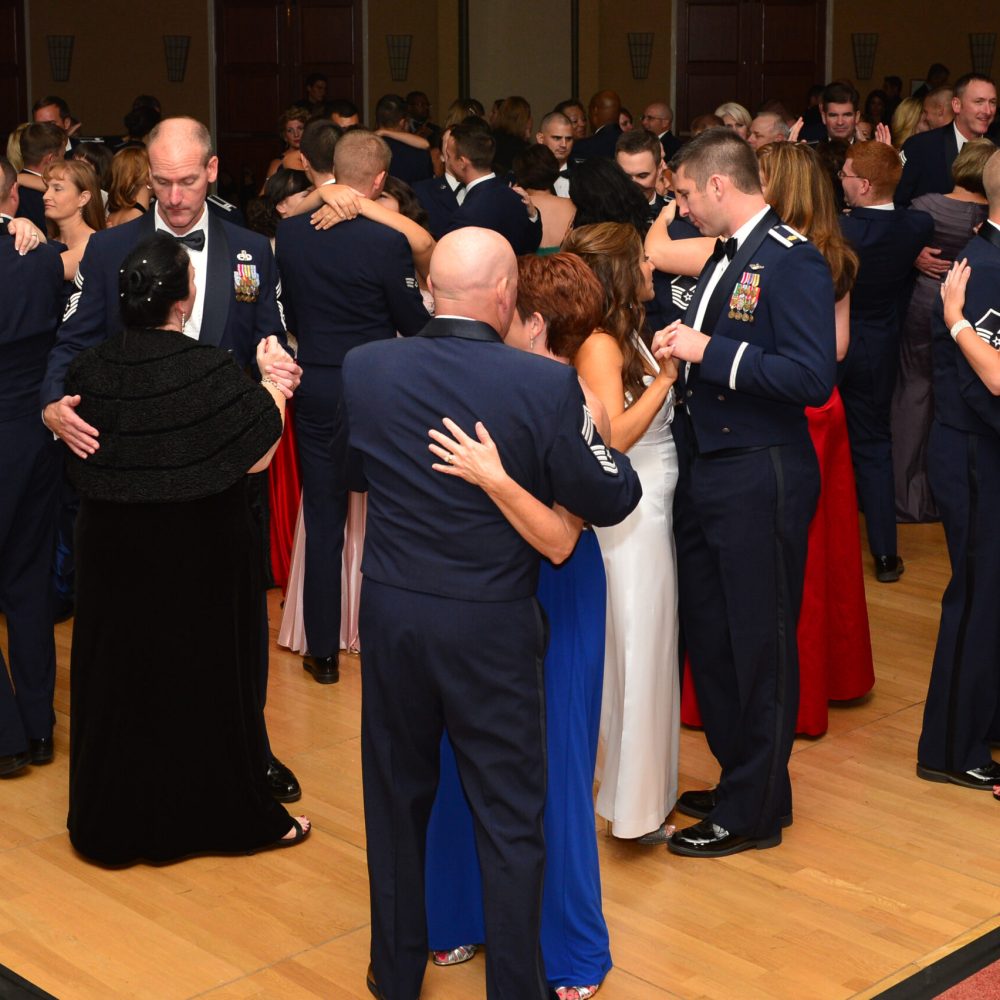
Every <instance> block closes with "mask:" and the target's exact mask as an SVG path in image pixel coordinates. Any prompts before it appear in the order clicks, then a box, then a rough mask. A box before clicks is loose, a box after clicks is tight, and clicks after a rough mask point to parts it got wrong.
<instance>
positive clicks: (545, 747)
mask: <svg viewBox="0 0 1000 1000" xmlns="http://www.w3.org/2000/svg"><path fill="white" fill-rule="evenodd" d="M532 604H533V605H534V608H535V621H536V622H537V624H538V640H539V646H538V655H537V656H536V657H535V677H536V678H537V684H538V706H539V708H538V712H539V719H538V723H539V726H540V727H541V732H542V765H543V773H544V775H545V798H546V800H548V797H549V791H548V789H549V732H548V726H547V722H546V715H547V712H548V709H547V708H546V705H545V654H546V653H547V652H548V649H549V639H550V633H551V629H550V627H549V616H548V615H547V614H546V612H545V608H543V607H542V604H541V601H539V600H538V598H537V597H534V598H532ZM543 836H544V831H543ZM544 892H545V881H544V879H543V881H542V884H541V886H539V890H538V912H539V913H541V912H542V898H543V896H544ZM539 948H541V943H539ZM541 965H542V966H543V967H544V961H543V962H542V963H541ZM538 987H539V990H540V992H541V995H542V996H544V995H545V994H546V993H547V991H548V987H549V984H548V983H547V982H546V981H545V979H544V978H543V977H542V975H541V971H540V972H539V981H538Z"/></svg>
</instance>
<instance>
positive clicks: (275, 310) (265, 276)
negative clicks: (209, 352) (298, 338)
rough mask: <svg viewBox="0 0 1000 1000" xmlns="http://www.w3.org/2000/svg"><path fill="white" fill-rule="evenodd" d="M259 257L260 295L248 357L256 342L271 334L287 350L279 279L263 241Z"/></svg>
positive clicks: (271, 256) (276, 269) (267, 245)
mask: <svg viewBox="0 0 1000 1000" xmlns="http://www.w3.org/2000/svg"><path fill="white" fill-rule="evenodd" d="M265 244H266V245H265V247H264V248H263V249H262V251H261V253H260V256H259V257H258V258H257V259H258V260H259V261H260V294H259V295H258V298H257V307H256V309H255V310H254V340H253V343H252V344H250V345H249V347H250V357H253V356H254V353H255V352H256V350H257V342H258V341H259V340H261V339H262V338H264V337H270V336H271V334H272V333H273V334H274V335H275V336H276V337H277V338H278V341H279V343H280V344H281V346H282V347H284V348H286V349H287V348H288V337H287V333H288V329H287V327H286V326H285V314H284V306H283V303H282V298H281V278H280V275H279V273H278V266H277V264H276V263H275V260H274V254H273V253H271V247H270V244H267V243H266V241H265Z"/></svg>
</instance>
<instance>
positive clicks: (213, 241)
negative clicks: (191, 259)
mask: <svg viewBox="0 0 1000 1000" xmlns="http://www.w3.org/2000/svg"><path fill="white" fill-rule="evenodd" d="M232 258H233V255H232V251H231V250H230V247H229V240H228V239H226V229H225V226H223V225H222V222H221V221H220V220H219V219H217V218H216V217H215V216H214V215H213V214H212V213H211V212H209V213H208V268H207V271H206V274H205V287H204V288H203V289H202V290H201V291H202V294H203V295H204V296H205V309H204V312H203V313H202V316H201V333H200V335H199V337H198V340H199V342H200V343H202V344H213V345H215V346H218V345H219V344H220V343H221V342H222V335H223V333H224V332H225V329H226V319H227V317H228V315H229V304H230V302H232V298H233V297H232V292H231V291H230V289H231V288H232V285H233V279H232V275H231V274H230V271H231V270H232V263H233V261H232Z"/></svg>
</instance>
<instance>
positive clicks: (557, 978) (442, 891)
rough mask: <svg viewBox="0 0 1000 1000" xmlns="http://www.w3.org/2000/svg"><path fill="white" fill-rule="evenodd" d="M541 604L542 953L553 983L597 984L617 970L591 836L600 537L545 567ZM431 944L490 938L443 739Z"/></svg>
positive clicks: (465, 810) (432, 841)
mask: <svg viewBox="0 0 1000 1000" xmlns="http://www.w3.org/2000/svg"><path fill="white" fill-rule="evenodd" d="M538 600H539V602H540V603H541V605H542V607H543V608H544V609H545V611H546V614H547V615H548V618H549V625H550V629H551V634H550V638H549V647H548V651H547V653H546V656H545V717H546V742H547V746H548V794H547V797H546V802H545V848H546V864H545V887H544V893H543V897H542V955H543V957H544V959H545V971H546V977H547V979H548V981H549V984H550V985H551V986H553V987H555V986H575V985H590V984H594V983H600V982H602V981H603V980H604V977H605V976H606V975H607V974H608V971H609V970H610V969H611V952H610V948H609V945H608V928H607V924H606V923H605V922H604V914H603V913H602V910H601V875H600V870H599V868H598V860H597V837H596V834H595V830H594V797H593V781H594V764H595V761H596V758H597V739H598V731H599V728H600V721H601V687H602V683H603V675H604V625H605V600H606V596H605V579H604V565H603V562H602V560H601V551H600V548H599V547H598V543H597V538H596V536H595V535H594V533H593V532H592V531H584V532H583V534H582V535H581V536H580V541H579V543H578V544H577V547H576V550H575V551H574V553H573V555H572V556H571V557H570V558H569V559H568V560H567V561H566V562H565V563H564V564H563V565H562V566H559V567H555V566H553V565H552V564H551V563H549V562H545V561H543V563H542V567H541V574H540V576H539V580H538ZM425 899H426V905H427V929H428V942H429V944H430V948H431V950H433V951H448V950H450V949H452V948H455V947H457V946H458V945H461V944H474V943H478V942H481V941H483V940H484V939H485V936H486V935H485V931H484V919H483V897H482V889H481V884H480V875H479V859H478V855H477V853H476V842H475V833H474V828H473V823H472V816H471V813H470V812H469V807H468V804H467V803H466V800H465V794H464V792H463V791H462V786H461V782H460V780H459V776H458V769H457V766H456V763H455V757H454V754H453V752H452V749H451V745H450V744H449V742H448V737H447V735H445V737H444V739H443V740H442V744H441V779H440V784H439V786H438V791H437V798H436V800H435V802H434V808H433V810H432V812H431V818H430V825H429V827H428V831H427V861H426V889H425Z"/></svg>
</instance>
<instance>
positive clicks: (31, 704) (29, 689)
mask: <svg viewBox="0 0 1000 1000" xmlns="http://www.w3.org/2000/svg"><path fill="white" fill-rule="evenodd" d="M61 448H62V445H60V444H59V443H58V442H55V441H53V440H52V435H51V434H49V433H48V431H46V429H45V427H44V426H43V425H42V423H41V421H40V420H39V419H38V414H37V413H32V414H30V415H28V416H26V417H22V418H19V419H15V420H7V421H0V611H2V612H3V613H4V615H5V616H6V618H7V639H8V654H9V659H10V676H8V673H7V664H6V662H5V661H4V658H3V653H2V652H0V756H6V755H7V754H12V753H20V752H22V751H24V750H27V749H28V740H30V739H45V738H47V737H50V736H51V735H52V726H53V723H54V721H55V716H54V714H53V711H52V696H53V691H54V689H55V679H56V651H55V640H54V638H53V631H52V629H53V606H52V588H51V581H50V577H49V574H50V572H51V569H52V553H53V548H54V545H55V527H56V504H57V499H58V493H59V479H60V476H61V474H62V462H61V459H62V453H61V451H60V449H61ZM11 677H13V688H12V686H11ZM15 690H16V694H15Z"/></svg>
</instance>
